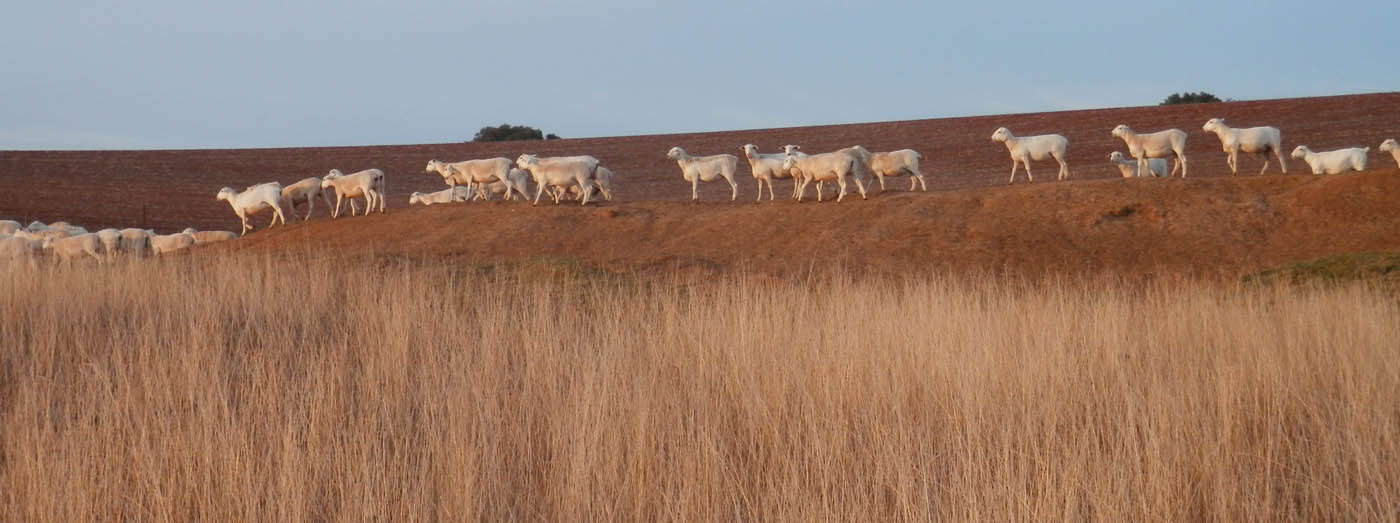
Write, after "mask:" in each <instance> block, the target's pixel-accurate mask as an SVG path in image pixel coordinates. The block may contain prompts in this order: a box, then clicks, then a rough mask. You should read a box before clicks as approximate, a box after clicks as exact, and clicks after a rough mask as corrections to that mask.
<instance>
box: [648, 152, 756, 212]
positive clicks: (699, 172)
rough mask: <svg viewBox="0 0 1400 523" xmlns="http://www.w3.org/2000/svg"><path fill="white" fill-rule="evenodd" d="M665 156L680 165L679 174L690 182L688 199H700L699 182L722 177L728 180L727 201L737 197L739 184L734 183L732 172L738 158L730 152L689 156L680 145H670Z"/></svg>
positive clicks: (737, 163) (734, 169)
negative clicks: (728, 192)
mask: <svg viewBox="0 0 1400 523" xmlns="http://www.w3.org/2000/svg"><path fill="white" fill-rule="evenodd" d="M666 158H667V159H670V160H675V161H676V164H677V165H680V167H681V176H682V177H683V178H685V181H687V182H690V199H691V201H697V200H699V199H700V182H713V181H715V180H718V179H720V178H724V180H725V181H727V182H729V191H730V194H729V201H734V200H735V199H738V198H739V184H737V183H734V172H735V171H736V170H738V167H739V158H738V157H736V156H734V155H732V154H716V155H712V156H691V155H689V154H687V153H686V152H685V149H681V148H680V147H672V148H671V150H670V151H667V152H666Z"/></svg>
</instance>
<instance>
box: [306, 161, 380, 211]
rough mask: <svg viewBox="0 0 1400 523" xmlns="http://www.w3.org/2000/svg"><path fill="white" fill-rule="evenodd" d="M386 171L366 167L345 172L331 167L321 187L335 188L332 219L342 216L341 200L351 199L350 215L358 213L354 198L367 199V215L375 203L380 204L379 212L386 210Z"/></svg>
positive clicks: (322, 180)
mask: <svg viewBox="0 0 1400 523" xmlns="http://www.w3.org/2000/svg"><path fill="white" fill-rule="evenodd" d="M384 178H385V176H384V171H381V170H379V169H365V170H363V171H360V172H356V173H352V174H343V173H341V172H340V169H331V171H330V172H329V173H327V174H326V177H325V178H322V179H321V188H323V189H334V190H335V209H333V210H331V219H335V218H338V217H340V202H341V201H342V200H350V216H354V215H355V214H356V210H355V200H354V198H361V197H363V198H364V199H365V215H369V213H370V212H371V211H373V210H374V205H375V203H378V204H379V212H381V213H382V212H384V200H387V199H388V198H386V197H385V195H386V194H387V192H388V190H387V189H385V185H386V184H385V181H384Z"/></svg>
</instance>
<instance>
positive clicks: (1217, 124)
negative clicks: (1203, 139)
mask: <svg viewBox="0 0 1400 523" xmlns="http://www.w3.org/2000/svg"><path fill="white" fill-rule="evenodd" d="M1201 130H1202V131H1206V132H1210V133H1215V136H1217V137H1219V138H1220V146H1221V147H1223V148H1224V149H1225V152H1227V153H1229V156H1226V157H1225V163H1226V165H1229V166H1230V174H1239V170H1238V169H1237V167H1238V166H1239V163H1238V162H1239V160H1238V158H1239V155H1240V151H1244V152H1247V153H1250V154H1257V155H1259V156H1261V157H1263V158H1264V168H1263V169H1260V170H1259V174H1264V171H1268V170H1269V152H1270V151H1272V152H1273V153H1274V156H1277V157H1278V165H1279V168H1280V169H1283V174H1288V162H1285V161H1284V160H1283V134H1282V133H1281V132H1279V130H1278V128H1277V127H1249V128H1241V129H1235V128H1232V127H1230V126H1228V125H1225V119H1224V118H1211V119H1210V120H1207V121H1206V124H1205V125H1203V126H1201Z"/></svg>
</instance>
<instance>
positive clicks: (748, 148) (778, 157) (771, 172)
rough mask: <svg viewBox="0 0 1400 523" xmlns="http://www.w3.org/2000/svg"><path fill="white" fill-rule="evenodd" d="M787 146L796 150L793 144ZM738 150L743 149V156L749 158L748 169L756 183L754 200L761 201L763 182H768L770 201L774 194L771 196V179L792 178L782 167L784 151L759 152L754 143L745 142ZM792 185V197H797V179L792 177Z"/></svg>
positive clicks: (784, 158)
mask: <svg viewBox="0 0 1400 523" xmlns="http://www.w3.org/2000/svg"><path fill="white" fill-rule="evenodd" d="M789 147H792V148H793V149H792V150H793V151H796V150H797V146H795V145H791V146H789ZM739 150H741V151H744V157H745V158H747V159H748V160H749V170H751V171H753V179H754V181H755V182H757V183H758V199H756V200H754V201H756V202H761V201H763V184H764V183H767V184H768V201H770V202H771V201H773V198H774V196H773V179H774V178H779V179H781V178H792V173H790V172H788V170H787V169H784V168H783V161H784V160H787V154H786V153H772V154H764V153H760V152H758V146H756V145H754V144H746V145H744V146H743V147H742V148H740V149H739ZM792 186H793V189H792V196H793V197H794V198H796V197H797V180H795V179H794V180H793V181H792Z"/></svg>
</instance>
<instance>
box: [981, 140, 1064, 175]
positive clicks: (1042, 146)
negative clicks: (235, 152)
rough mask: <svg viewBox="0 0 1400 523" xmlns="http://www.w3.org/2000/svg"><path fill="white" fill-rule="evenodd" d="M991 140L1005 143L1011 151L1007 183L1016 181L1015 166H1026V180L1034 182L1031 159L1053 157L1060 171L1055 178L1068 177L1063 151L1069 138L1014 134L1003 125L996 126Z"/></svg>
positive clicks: (1038, 159) (1039, 159)
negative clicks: (1009, 173)
mask: <svg viewBox="0 0 1400 523" xmlns="http://www.w3.org/2000/svg"><path fill="white" fill-rule="evenodd" d="M992 141H993V142H1001V143H1004V144H1006V150H1007V151H1008V152H1010V153H1011V180H1009V181H1007V182H1006V184H1007V185H1011V184H1012V183H1014V182H1015V181H1016V166H1017V165H1024V166H1026V180H1027V181H1030V182H1034V181H1035V178H1034V177H1032V176H1031V160H1036V161H1041V160H1047V159H1050V158H1054V159H1055V161H1057V162H1060V172H1059V174H1058V175H1056V176H1055V179H1056V180H1068V179H1069V164H1067V163H1065V151H1066V150H1067V149H1068V148H1069V140H1068V139H1066V138H1065V137H1063V136H1060V135H1058V134H1041V135H1036V136H1015V135H1012V134H1011V130H1010V129H1007V128H1005V127H1000V128H998V129H997V130H996V131H995V132H993V133H992Z"/></svg>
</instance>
